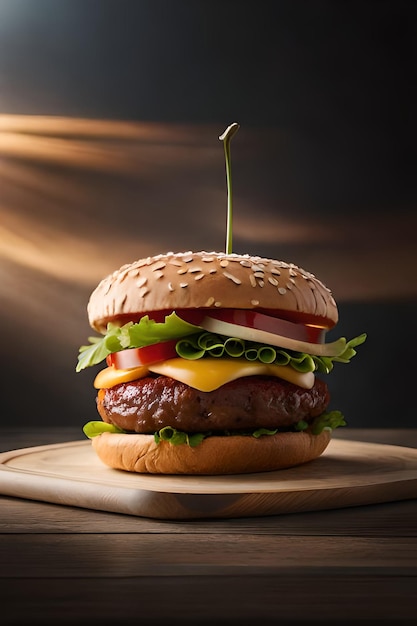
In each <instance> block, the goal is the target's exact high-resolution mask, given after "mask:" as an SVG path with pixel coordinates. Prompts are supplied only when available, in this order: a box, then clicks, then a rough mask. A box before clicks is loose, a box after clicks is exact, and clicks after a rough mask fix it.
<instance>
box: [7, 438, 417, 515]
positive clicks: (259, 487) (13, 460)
mask: <svg viewBox="0 0 417 626" xmlns="http://www.w3.org/2000/svg"><path fill="white" fill-rule="evenodd" d="M0 470H1V471H0V492H1V493H3V494H5V495H9V496H13V495H15V496H20V497H25V498H31V499H40V500H44V501H46V502H53V503H57V504H64V505H74V506H81V507H86V508H92V509H98V510H105V511H112V512H119V513H127V514H131V515H139V516H145V517H154V518H158V519H198V518H203V517H212V518H218V517H224V518H229V517H246V516H262V515H274V514H283V513H291V512H300V511H314V510H322V509H332V508H340V507H346V506H356V505H361V504H370V503H376V502H388V501H393V500H401V499H407V498H412V497H416V496H417V451H416V450H414V449H411V448H404V447H397V446H388V445H383V444H372V443H363V442H355V441H346V440H339V441H338V440H335V441H332V442H331V443H330V445H329V447H328V448H327V450H326V451H325V453H324V454H323V455H322V456H321V457H320V458H319V459H316V460H315V461H313V462H310V463H306V464H304V465H302V466H299V467H296V468H290V469H288V470H279V471H275V472H262V473H258V474H246V475H235V476H160V475H140V474H134V473H131V472H121V471H116V470H113V469H110V468H108V467H107V466H105V465H103V464H102V463H101V461H100V460H99V459H98V458H97V456H96V455H95V453H94V451H93V450H92V447H91V445H90V442H89V441H76V442H69V443H65V444H55V445H50V446H40V447H35V448H30V449H26V450H15V451H13V452H9V453H3V454H2V455H0Z"/></svg>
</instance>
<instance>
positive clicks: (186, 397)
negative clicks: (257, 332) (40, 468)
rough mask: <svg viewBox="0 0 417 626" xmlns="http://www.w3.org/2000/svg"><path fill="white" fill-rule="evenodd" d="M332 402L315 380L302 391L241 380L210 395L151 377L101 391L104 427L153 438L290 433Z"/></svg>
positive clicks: (262, 379)
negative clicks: (168, 433) (178, 433)
mask: <svg viewBox="0 0 417 626" xmlns="http://www.w3.org/2000/svg"><path fill="white" fill-rule="evenodd" d="M329 401H330V396H329V391H328V388H327V385H326V383H324V382H323V381H321V380H320V379H318V378H316V379H315V383H314V386H313V388H312V389H302V388H301V387H298V386H297V385H294V384H292V383H289V382H286V381H284V380H281V379H279V378H274V377H267V376H250V377H246V378H239V379H238V380H235V381H232V382H230V383H227V384H226V385H223V386H222V387H220V388H219V389H216V390H215V391H210V392H203V391H198V390H197V389H193V388H192V387H189V386H188V385H186V384H184V383H181V382H178V381H176V380H174V379H172V378H168V377H166V376H157V377H146V378H142V379H140V380H136V381H133V382H128V383H121V384H119V385H116V386H115V387H111V388H110V389H100V390H99V392H98V396H97V409H98V412H99V414H100V416H101V418H102V419H103V421H105V422H108V423H111V424H114V425H115V426H118V427H119V428H122V429H123V430H126V431H131V432H136V433H154V432H155V431H157V430H159V429H161V428H163V427H164V426H171V427H173V428H176V429H178V430H182V431H186V432H204V431H220V430H247V429H253V428H261V427H263V428H271V429H273V428H289V427H291V426H292V425H294V424H295V423H296V422H298V421H300V420H305V421H307V422H309V421H311V420H312V419H313V418H314V417H317V416H318V415H321V413H323V412H324V411H325V410H326V408H327V406H328V404H329Z"/></svg>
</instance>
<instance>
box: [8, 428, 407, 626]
mask: <svg viewBox="0 0 417 626" xmlns="http://www.w3.org/2000/svg"><path fill="white" fill-rule="evenodd" d="M64 430H65V429H64ZM2 432H3V433H4V431H2ZM347 435H349V438H351V439H352V438H360V437H362V438H363V439H364V440H368V441H369V442H376V441H378V442H380V443H384V442H385V443H397V444H401V445H407V446H408V445H417V432H416V431H415V430H409V431H392V430H391V431H380V430H378V431H363V432H362V431H361V432H357V431H355V432H352V430H348V431H347V432H346V436H347ZM72 437H73V433H70V432H69V431H68V432H64V431H63V430H60V429H56V430H55V431H53V432H48V433H45V432H41V431H33V432H32V433H26V434H25V433H22V431H14V432H13V431H12V430H10V431H9V434H8V435H7V436H5V437H2V438H1V439H0V442H1V444H2V445H3V446H6V449H9V450H10V449H11V448H12V447H14V448H20V447H22V446H25V445H27V446H31V445H35V446H37V445H38V444H42V442H43V443H48V442H50V443H53V442H54V441H55V442H58V441H69V440H71V439H72ZM3 449H4V447H3ZM397 452H398V450H397ZM400 452H401V451H400ZM416 551H417V499H412V500H404V501H400V502H393V503H380V504H371V505H365V506H357V507H353V508H337V509H332V510H327V511H314V512H313V511H312V512H304V513H291V514H281V515H275V516H265V517H244V518H235V519H222V518H219V519H198V520H187V521H180V520H172V521H170V520H156V519H153V518H142V517H136V516H132V515H122V514H118V513H112V512H101V511H95V510H88V509H82V508H77V507H73V506H57V505H55V504H50V503H45V502H37V501H31V500H26V499H21V498H17V497H6V496H3V497H0V578H1V585H0V599H1V602H2V605H1V607H2V608H1V618H0V622H1V624H2V626H14V625H15V624H28V625H29V624H30V625H31V626H32V624H42V625H47V626H49V625H52V624H56V623H60V624H63V625H65V626H66V625H67V624H68V625H69V624H73V623H79V624H83V625H84V624H95V623H101V624H113V623H117V624H121V625H125V624H126V625H129V626H130V624H132V625H133V624H138V623H141V624H144V625H146V626H148V625H152V626H153V625H155V626H157V625H158V626H159V625H160V624H170V623H181V624H183V625H187V626H188V625H195V624H199V625H200V624H202V625H203V626H209V625H210V626H211V625H212V624H219V626H221V625H223V624H228V625H231V626H236V624H239V626H241V625H243V626H246V625H249V624H254V623H262V624H265V625H267V626H272V625H275V624H280V626H294V624H297V625H298V624H303V625H306V626H307V624H308V625H311V624H326V626H327V625H328V626H333V625H337V626H350V625H351V624H353V623H356V622H359V623H362V624H373V623H378V625H379V626H384V625H388V624H389V625H390V626H401V625H407V626H411V624H413V625H414V624H415V623H417V604H416V602H415V598H416V597H417V553H416Z"/></svg>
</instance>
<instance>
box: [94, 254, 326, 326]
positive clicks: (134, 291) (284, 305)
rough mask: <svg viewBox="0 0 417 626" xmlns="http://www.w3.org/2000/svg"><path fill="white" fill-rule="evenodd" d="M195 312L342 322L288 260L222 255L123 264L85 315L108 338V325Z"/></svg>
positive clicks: (309, 277) (311, 280) (321, 291)
mask: <svg viewBox="0 0 417 626" xmlns="http://www.w3.org/2000/svg"><path fill="white" fill-rule="evenodd" d="M195 308H226V309H231V308H233V309H253V310H260V311H268V312H270V313H275V314H277V315H279V314H281V315H283V316H286V317H287V318H288V319H292V317H293V318H294V321H296V320H297V319H303V318H304V319H305V321H307V322H309V323H316V324H317V325H320V326H323V327H324V328H331V327H332V326H334V325H335V324H336V323H337V321H338V311H337V305H336V302H335V300H334V298H333V296H332V294H331V292H330V290H329V289H328V288H327V287H326V286H325V285H323V283H322V282H321V281H320V280H318V279H317V278H316V277H315V276H314V275H313V274H311V273H310V272H307V271H305V270H303V269H302V268H300V267H297V266H296V265H294V264H292V263H286V262H284V261H276V260H273V259H265V258H261V257H258V256H249V255H246V254H245V255H241V254H226V253H219V252H180V253H173V252H168V253H166V254H160V255H157V256H153V257H147V258H145V259H140V260H138V261H135V262H134V263H131V264H129V265H123V266H122V267H121V268H120V269H119V270H117V271H115V272H113V273H112V274H110V275H109V276H107V277H106V278H104V279H103V280H102V281H101V282H100V283H99V285H98V286H97V287H96V289H95V290H94V291H93V293H92V294H91V296H90V300H89V303H88V308H87V310H88V319H89V322H90V325H91V326H92V327H93V328H94V329H95V330H97V331H99V332H103V333H104V332H105V331H106V328H107V323H108V322H118V321H120V322H123V323H125V322H126V321H128V320H132V321H135V320H138V319H139V318H140V317H142V316H143V315H146V314H147V313H151V312H153V311H175V310H178V309H195Z"/></svg>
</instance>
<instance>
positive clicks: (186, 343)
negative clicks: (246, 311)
mask: <svg viewBox="0 0 417 626" xmlns="http://www.w3.org/2000/svg"><path fill="white" fill-rule="evenodd" d="M365 340H366V334H362V335H359V336H358V337H355V338H354V339H351V340H350V341H348V342H346V343H345V345H344V348H343V351H342V352H341V353H340V354H339V355H338V356H335V357H320V356H315V355H310V354H304V353H302V352H294V351H292V350H285V349H284V348H277V347H276V346H269V345H266V344H262V343H256V342H253V341H246V340H245V339H237V338H236V337H224V336H222V335H216V334H214V333H210V332H206V331H202V332H200V333H196V334H195V335H191V336H188V337H185V338H183V339H180V340H179V341H178V343H177V345H176V350H177V353H178V355H179V356H180V357H182V358H183V359H190V360H197V359H201V358H203V357H205V356H210V357H219V358H220V357H223V356H224V357H228V358H229V357H232V358H233V357H236V358H242V357H245V358H246V359H247V360H248V361H260V362H261V363H265V364H270V363H273V364H275V365H290V366H291V367H292V368H293V369H295V370H296V371H297V372H301V373H306V372H314V371H316V370H318V371H319V372H321V373H323V374H328V373H329V372H331V370H332V369H333V364H334V362H340V363H349V361H350V359H352V358H353V357H354V356H355V354H356V350H355V349H354V348H355V347H356V346H359V345H360V344H361V343H363V342H364V341H365Z"/></svg>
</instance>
